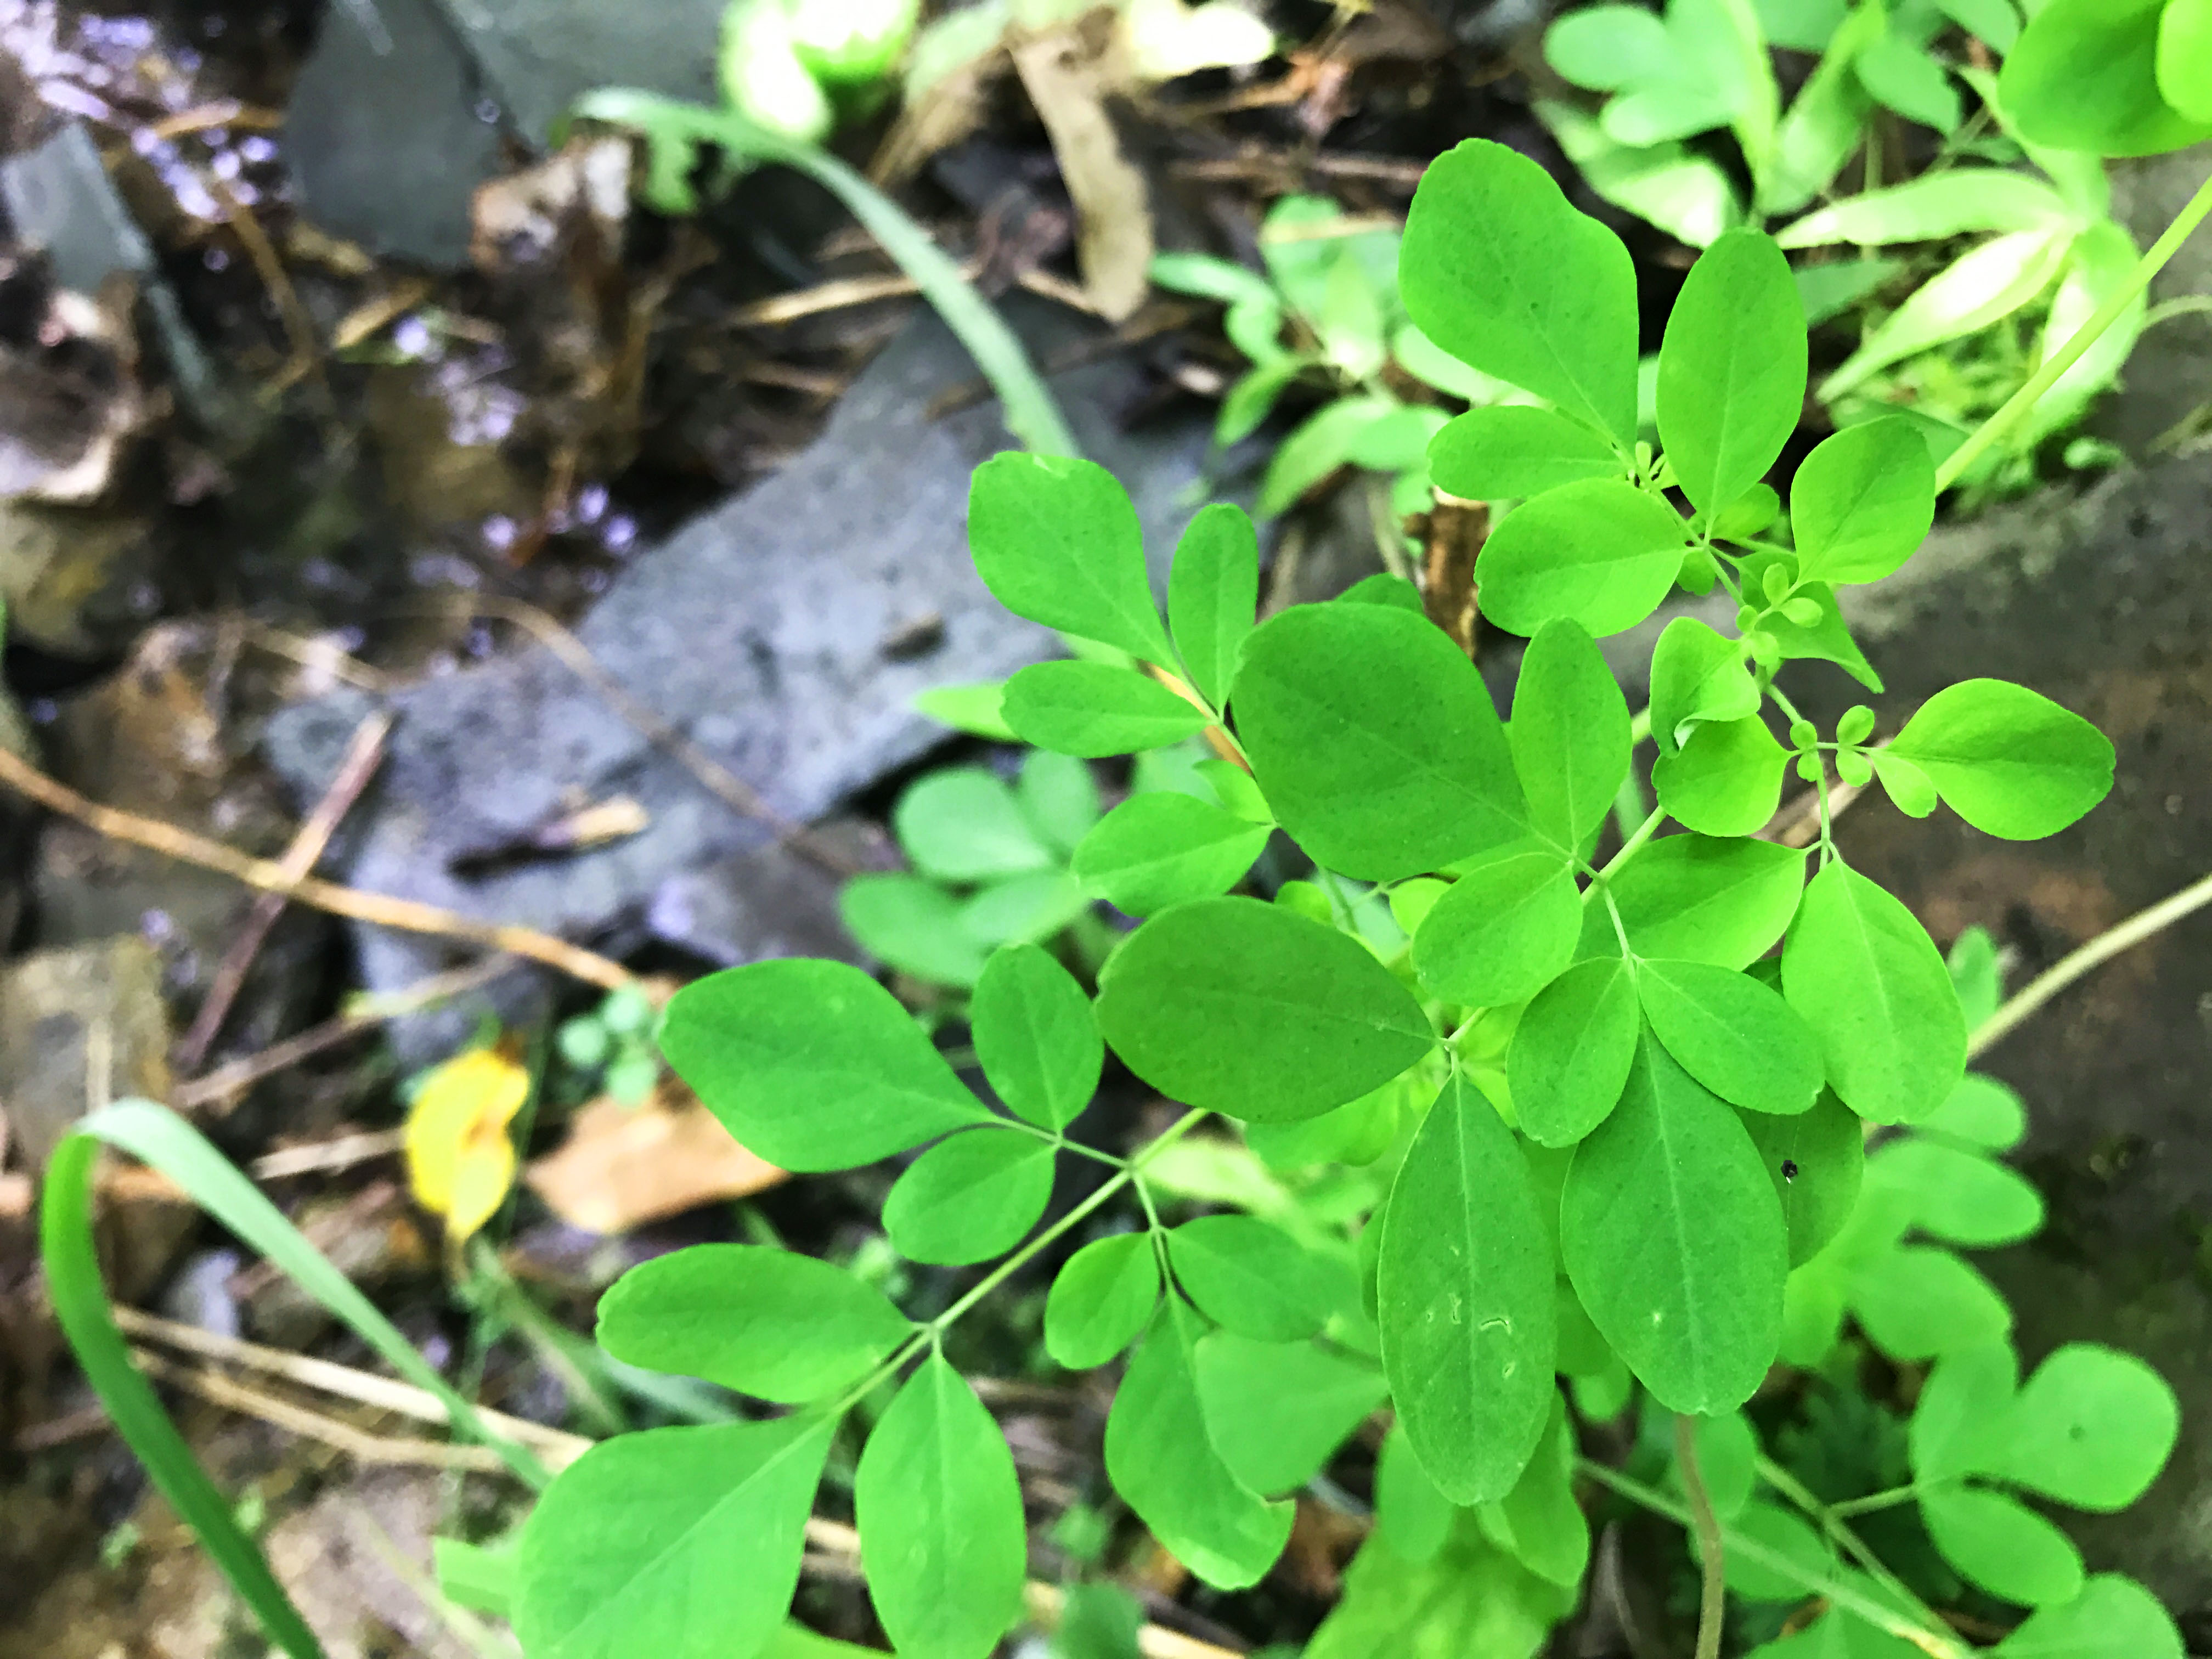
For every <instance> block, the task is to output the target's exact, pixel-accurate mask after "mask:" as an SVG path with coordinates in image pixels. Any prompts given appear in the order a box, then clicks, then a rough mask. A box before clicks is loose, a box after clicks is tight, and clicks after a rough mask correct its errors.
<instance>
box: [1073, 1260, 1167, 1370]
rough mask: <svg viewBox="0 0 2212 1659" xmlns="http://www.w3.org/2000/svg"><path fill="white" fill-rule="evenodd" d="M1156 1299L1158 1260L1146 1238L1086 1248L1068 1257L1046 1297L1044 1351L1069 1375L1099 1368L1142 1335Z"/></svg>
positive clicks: (1158, 1291) (1158, 1297)
mask: <svg viewBox="0 0 2212 1659" xmlns="http://www.w3.org/2000/svg"><path fill="white" fill-rule="evenodd" d="M1159 1300H1160V1263H1159V1256H1158V1254H1157V1253H1156V1252H1155V1251H1154V1249H1153V1248H1152V1235H1151V1234H1150V1233H1116V1234H1115V1235H1114V1237H1111V1238H1102V1239H1099V1240H1097V1242H1096V1243H1090V1244H1086V1245H1085V1246H1084V1247H1083V1248H1082V1249H1079V1250H1078V1251H1077V1252H1076V1253H1075V1254H1074V1255H1072V1256H1070V1257H1068V1259H1067V1261H1066V1265H1065V1266H1064V1267H1061V1268H1060V1273H1059V1276H1058V1277H1057V1278H1055V1279H1054V1280H1053V1281H1052V1291H1051V1294H1050V1295H1048V1297H1046V1298H1045V1304H1044V1348H1045V1352H1047V1353H1048V1354H1050V1355H1051V1356H1052V1358H1053V1363H1054V1364H1057V1365H1064V1366H1066V1368H1067V1369H1068V1370H1072V1371H1081V1370H1090V1369H1091V1367H1092V1366H1094V1365H1103V1364H1106V1363H1107V1362H1108V1361H1109V1360H1110V1359H1113V1358H1115V1357H1116V1356H1117V1355H1119V1354H1120V1353H1121V1351H1122V1350H1123V1349H1124V1348H1126V1347H1127V1346H1129V1345H1130V1344H1131V1343H1132V1342H1134V1341H1135V1340H1137V1338H1138V1337H1139V1335H1140V1334H1142V1333H1143V1331H1144V1328H1145V1327H1146V1325H1147V1324H1149V1323H1151V1322H1152V1310H1154V1309H1155V1308H1157V1307H1158V1305H1159Z"/></svg>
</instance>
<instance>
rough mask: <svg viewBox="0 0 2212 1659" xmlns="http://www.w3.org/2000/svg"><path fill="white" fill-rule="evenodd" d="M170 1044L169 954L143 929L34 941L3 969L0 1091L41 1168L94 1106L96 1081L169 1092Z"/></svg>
mask: <svg viewBox="0 0 2212 1659" xmlns="http://www.w3.org/2000/svg"><path fill="white" fill-rule="evenodd" d="M168 1050H169V1021H168V1012H167V1007H166V1006H165V1005H164V1003H163V1002H162V1000H161V957H159V956H157V955H156V954H155V951H154V949H153V947H152V946H151V945H148V944H147V943H146V942H145V940H143V939H137V938H119V939H99V940H95V941H94V942H93V943H90V944H88V945H73V946H71V947H70V948H69V949H67V950H61V951H34V952H33V954H31V955H29V956H27V957H20V958H18V959H17V960H16V961H15V962H12V963H9V964H8V965H7V967H5V968H4V969H0V1100H5V1101H6V1102H7V1103H8V1121H9V1126H10V1127H12V1128H13V1130H14V1132H15V1138H16V1140H17V1142H18V1144H19V1145H20V1146H21V1148H22V1152H23V1158H24V1161H25V1163H26V1164H28V1165H29V1167H30V1168H32V1169H33V1170H43V1169H45V1168H46V1160H47V1159H48V1158H51V1157H52V1156H53V1150H54V1148H55V1147H56V1146H58V1145H59V1144H60V1142H61V1139H62V1138H63V1137H64V1135H66V1134H68V1133H69V1132H70V1128H71V1127H73V1126H74V1125H75V1124H76V1121H77V1120H78V1119H79V1118H81V1117H82V1116H83V1115H84V1113H85V1109H86V1098H87V1094H88V1091H90V1090H104V1091H106V1093H108V1094H110V1095H113V1096H118V1097H119V1096H123V1095H149V1096H153V1097H159V1096H161V1094H163V1093H165V1092H166V1091H167V1089H168V1086H169V1062H168ZM103 1055H104V1056H105V1058H106V1062H107V1064H106V1078H105V1079H101V1078H100V1076H99V1075H98V1073H99V1061H100V1059H101V1058H102V1057H103Z"/></svg>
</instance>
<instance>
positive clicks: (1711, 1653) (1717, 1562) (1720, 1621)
mask: <svg viewBox="0 0 2212 1659" xmlns="http://www.w3.org/2000/svg"><path fill="white" fill-rule="evenodd" d="M1674 1466H1675V1467H1676V1468H1679V1469H1680V1470H1681V1472H1682V1490H1683V1491H1684V1492H1686V1493H1688V1494H1689V1498H1690V1527H1691V1530H1692V1532H1694V1533H1695V1534H1697V1539H1698V1554H1699V1558H1700V1565H1702V1567H1703V1569H1704V1572H1705V1579H1704V1583H1703V1586H1702V1588H1701V1590H1700V1592H1699V1597H1698V1649H1697V1659H1721V1628H1722V1626H1723V1625H1724V1624H1726V1622H1727V1620H1728V1565H1727V1559H1728V1558H1727V1548H1728V1547H1727V1546H1726V1545H1725V1544H1723V1542H1722V1541H1721V1523H1720V1517H1719V1516H1717V1515H1715V1514H1714V1513H1713V1499H1712V1494H1711V1493H1710V1492H1707V1491H1706V1490H1705V1474H1704V1473H1703V1472H1702V1471H1701V1470H1700V1469H1699V1468H1698V1420H1697V1419H1695V1418H1694V1417H1692V1416H1690V1415H1688V1414H1687V1413H1682V1412H1677V1413H1675V1414H1674Z"/></svg>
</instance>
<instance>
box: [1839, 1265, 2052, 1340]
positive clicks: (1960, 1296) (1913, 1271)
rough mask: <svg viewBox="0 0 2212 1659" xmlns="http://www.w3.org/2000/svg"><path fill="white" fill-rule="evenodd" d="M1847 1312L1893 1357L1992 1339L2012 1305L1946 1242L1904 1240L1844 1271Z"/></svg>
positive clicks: (2008, 1321)
mask: <svg viewBox="0 0 2212 1659" xmlns="http://www.w3.org/2000/svg"><path fill="white" fill-rule="evenodd" d="M1848 1293H1849V1296H1850V1308H1851V1312H1852V1313H1853V1314H1855V1315H1856V1316H1857V1318H1858V1322H1859V1324H1860V1326H1861V1328H1863V1329H1864V1330H1865V1332H1866V1334H1867V1337H1868V1340H1870V1341H1871V1342H1873V1344H1874V1345H1875V1346H1876V1347H1877V1348H1880V1349H1881V1351H1882V1352H1884V1353H1886V1354H1887V1355H1888V1356H1889V1357H1890V1358H1893V1359H1933V1358H1936V1356H1937V1355H1939V1354H1947V1353H1954V1352H1958V1351H1959V1350H1960V1349H1961V1348H1978V1347H1980V1346H1983V1345H1984V1344H1985V1343H1990V1342H1995V1341H1996V1340H1999V1339H2000V1338H2002V1336H2003V1335H2004V1334H2005V1333H2006V1332H2008V1331H2009V1330H2010V1329H2011V1328H2012V1310H2011V1309H2010V1308H2008V1306H2006V1305H2005V1300H2004V1297H2002V1296H2000V1295H1999V1294H1998V1293H1997V1291H1996V1287H1995V1286H1993V1285H1991V1284H1990V1281H1989V1280H1988V1279H1984V1277H1983V1276H1982V1275H1981V1274H1980V1273H1978V1272H1976V1271H1975V1270H1974V1269H1973V1268H1972V1267H1969V1266H1968V1265H1967V1264H1966V1262H1964V1261H1960V1259H1959V1258H1958V1257H1957V1256H1955V1255H1952V1254H1951V1252H1950V1251H1948V1250H1937V1249H1928V1248H1927V1247H1925V1246H1923V1245H1903V1246H1900V1247H1899V1248H1896V1249H1889V1250H1884V1251H1881V1252H1880V1253H1879V1254H1877V1255H1875V1256H1873V1257H1872V1258H1871V1259H1869V1260H1868V1261H1863V1262H1862V1263H1860V1264H1859V1265H1858V1266H1857V1267H1855V1268H1853V1269H1852V1270H1851V1272H1850V1282H1849V1286H1848Z"/></svg>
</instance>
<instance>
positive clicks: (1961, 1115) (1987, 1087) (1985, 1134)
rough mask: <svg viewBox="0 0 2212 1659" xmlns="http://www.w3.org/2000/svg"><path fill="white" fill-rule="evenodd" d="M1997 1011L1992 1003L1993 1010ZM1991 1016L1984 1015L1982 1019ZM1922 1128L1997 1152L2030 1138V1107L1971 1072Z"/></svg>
mask: <svg viewBox="0 0 2212 1659" xmlns="http://www.w3.org/2000/svg"><path fill="white" fill-rule="evenodd" d="M1977 931H1978V930H1977ZM1983 937H1984V938H1987V937H1988V935H1986V934H1984V935H1983ZM1962 995H1963V992H1962ZM1990 1012H1992V1013H1993V1012H1996V1009H1995V1007H1994V1006H1992V1007H1991V1009H1990ZM1988 1017H1989V1016H1988V1015H1987V1014H1984V1015H1982V1016H1981V1018H1984V1019H1986V1018H1988ZM1973 1023H1975V1024H1978V1023H1979V1021H1978V1020H1977V1021H1975V1022H1973ZM1919 1127H1920V1128H1921V1129H1922V1130H1923V1132H1928V1133H1942V1134H1945V1135H1949V1136H1954V1137H1956V1138H1957V1139H1960V1140H1964V1141H1967V1142H1970V1143H1971V1144H1972V1145H1974V1146H1983V1147H1986V1148H1988V1149H1989V1150H1990V1152H2010V1151H2011V1150H2012V1149H2013V1148H2014V1147H2015V1146H2019V1145H2020V1143H2021V1141H2022V1140H2024V1139H2027V1107H2026V1106H2024V1105H2023V1104H2021V1098H2020V1096H2019V1095H2018V1094H2016V1093H2015V1092H2014V1091H2013V1089H2012V1087H2011V1085H2008V1084H2003V1083H2000V1082H1998V1081H1997V1080H1996V1079H1995V1078H1993V1077H1984V1075H1983V1074H1982V1073H1979V1072H1969V1073H1966V1076H1964V1077H1963V1078H1960V1079H1959V1086H1958V1087H1957V1088H1955V1089H1954V1090H1952V1091H1951V1094H1950V1097H1949V1098H1948V1099H1947V1100H1945V1101H1944V1103H1942V1105H1941V1106H1939V1107H1937V1108H1936V1110H1935V1113H1934V1115H1931V1116H1929V1117H1925V1118H1923V1119H1922V1120H1921V1121H1920V1125H1919Z"/></svg>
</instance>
